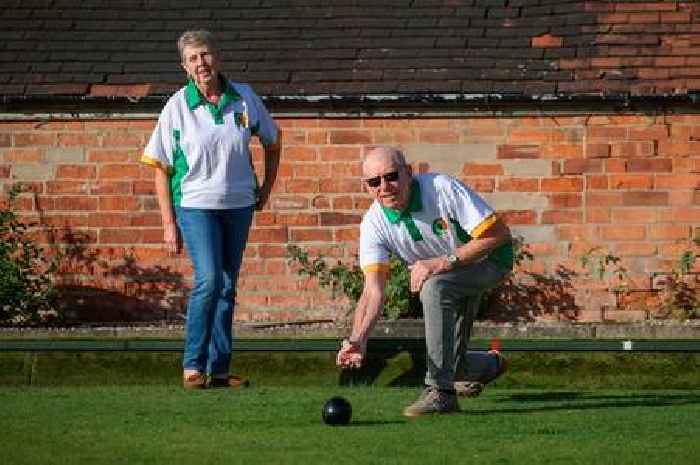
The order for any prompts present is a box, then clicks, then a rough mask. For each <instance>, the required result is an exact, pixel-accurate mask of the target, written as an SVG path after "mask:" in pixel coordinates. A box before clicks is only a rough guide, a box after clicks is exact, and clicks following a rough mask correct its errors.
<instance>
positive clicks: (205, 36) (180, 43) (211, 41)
mask: <svg viewBox="0 0 700 465" xmlns="http://www.w3.org/2000/svg"><path fill="white" fill-rule="evenodd" d="M202 45H206V46H207V47H209V50H211V51H212V52H213V53H218V52H219V48H218V47H217V46H216V39H215V38H214V34H212V33H211V32H209V31H205V30H204V29H200V30H196V31H185V32H183V33H182V35H181V36H180V38H179V39H177V50H178V51H179V52H180V59H182V60H184V58H185V57H184V56H183V55H182V52H183V51H184V50H185V47H201V46H202Z"/></svg>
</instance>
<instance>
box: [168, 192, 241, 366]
mask: <svg viewBox="0 0 700 465" xmlns="http://www.w3.org/2000/svg"><path fill="white" fill-rule="evenodd" d="M175 216H176V218H177V224H178V226H179V228H180V231H181V233H182V237H183V239H184V242H185V246H186V247H187V252H188V253H189V256H190V259H191V260H192V264H193V266H194V280H193V284H192V292H191V294H190V299H189V302H188V304H187V321H186V325H185V353H184V356H183V362H182V366H183V368H184V369H186V370H197V371H199V372H200V373H208V374H211V375H219V376H222V375H228V372H229V364H230V362H231V344H232V334H231V333H232V329H231V325H232V322H233V308H234V301H235V296H236V281H237V280H238V271H239V269H240V267H241V260H242V259H243V251H244V249H245V245H246V241H247V240H248V230H249V229H250V224H251V222H252V219H253V207H252V206H251V207H246V208H238V209H230V210H205V209H199V208H183V207H176V208H175Z"/></svg>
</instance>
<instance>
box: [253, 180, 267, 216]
mask: <svg viewBox="0 0 700 465" xmlns="http://www.w3.org/2000/svg"><path fill="white" fill-rule="evenodd" d="M269 199H270V188H268V187H266V186H265V185H263V186H262V187H261V188H260V189H259V190H258V198H257V199H255V209H256V210H257V211H260V210H262V209H263V208H264V207H265V204H266V203H267V201H268V200H269Z"/></svg>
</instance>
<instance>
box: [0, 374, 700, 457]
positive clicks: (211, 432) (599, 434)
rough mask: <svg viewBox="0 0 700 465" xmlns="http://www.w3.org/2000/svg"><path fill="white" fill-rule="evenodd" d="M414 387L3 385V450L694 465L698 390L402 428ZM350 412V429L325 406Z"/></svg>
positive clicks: (496, 403) (473, 407)
mask: <svg viewBox="0 0 700 465" xmlns="http://www.w3.org/2000/svg"><path fill="white" fill-rule="evenodd" d="M418 393H419V390H418V388H411V387H400V388H388V387H354V388H350V387H333V386H321V387H319V386H315V387H308V386H284V387H280V386H263V385H260V386H258V387H254V388H251V389H248V390H244V391H238V392H235V391H227V390H210V391H202V392H185V391H183V390H182V389H181V388H179V387H178V386H177V385H174V386H173V385H150V386H138V385H132V386H61V387H26V386H25V387H9V386H6V387H0V431H2V436H0V453H1V454H2V461H3V463H7V464H13V465H21V464H42V465H48V464H81V463H86V464H87V463H89V464H97V463H99V464H112V463H113V464H119V465H130V464H151V463H153V464H155V463H157V464H193V465H198V464H227V465H228V464H246V465H248V464H251V465H252V464H266V465H270V464H273V465H274V464H283V465H286V464H296V463H298V464H308V465H314V464H332V465H340V464H375V463H376V464H382V465H384V464H429V465H433V464H468V463H478V464H518V465H521V464H547V463H556V464H567V465H575V464H586V465H588V464H596V465H597V464H608V463H610V464H615V465H620V464H644V465H653V464H662V465H672V464H689V465H690V464H695V463H698V457H700V441H699V440H698V436H697V434H698V431H700V390H666V391H659V390H611V389H606V390H602V389H601V390H579V389H570V390H555V389H552V390H545V389H536V390H535V389H529V390H522V389H496V388H492V389H489V390H487V391H486V392H485V393H484V394H483V395H482V396H481V397H479V398H476V399H465V400H462V401H461V406H462V410H463V412H462V414H460V415H455V416H449V417H429V418H418V419H416V420H407V419H404V418H403V417H402V416H401V410H402V408H403V407H404V406H405V405H406V404H407V403H409V402H411V401H413V400H414V398H415V397H416V396H417V394H418ZM332 395H342V396H345V397H346V398H347V399H349V400H350V401H351V402H352V405H353V409H354V412H353V421H352V424H351V425H350V426H347V427H329V426H326V425H323V424H322V423H321V420H320V410H321V406H322V404H323V402H324V400H325V399H327V398H329V397H331V396H332Z"/></svg>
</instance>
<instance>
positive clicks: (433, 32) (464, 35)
mask: <svg viewBox="0 0 700 465" xmlns="http://www.w3.org/2000/svg"><path fill="white" fill-rule="evenodd" d="M3 7H4V9H3V11H2V12H0V16H1V17H2V21H3V28H2V31H0V39H2V42H3V46H2V48H1V49H0V69H1V70H2V71H1V73H0V83H1V84H2V85H0V93H2V95H22V94H30V95H31V94H37V95H55V94H56V93H57V92H58V93H60V92H65V93H66V94H67V95H76V94H79V93H81V92H82V93H85V94H86V95H91V96H109V94H110V93H111V92H114V95H115V96H119V95H126V96H134V95H137V96H141V94H142V93H144V92H150V93H153V94H157V93H162V92H165V93H167V92H170V91H172V90H173V89H174V88H177V87H178V86H181V85H182V83H183V81H184V75H183V73H182V71H181V70H180V67H179V63H178V57H177V50H176V48H175V41H176V40H177V37H178V36H179V34H180V33H181V32H182V31H183V30H184V29H186V28H190V27H192V24H193V23H196V24H198V25H202V26H203V27H208V28H211V29H212V30H213V31H214V32H215V33H216V34H217V36H218V38H219V46H220V48H221V49H222V52H223V53H222V57H223V61H224V66H223V69H224V70H225V72H226V74H227V75H228V76H229V77H230V78H232V79H237V80H244V81H248V82H250V83H251V84H253V85H254V86H255V87H256V89H263V90H264V91H265V92H267V93H268V94H269V96H272V97H274V96H275V95H285V96H289V95H297V94H298V95H302V96H303V95H311V94H328V93H333V94H344V95H356V94H363V93H391V92H402V93H426V92H427V93H441V92H457V93H459V92H464V93H490V92H503V93H508V94H519V95H522V96H524V97H528V96H537V95H544V94H560V95H565V94H577V93H596V94H601V93H629V94H630V95H640V96H653V95H666V94H670V93H684V92H687V91H688V89H691V88H690V87H689V86H691V85H692V86H694V87H692V90H696V89H697V87H698V85H697V82H698V79H697V77H698V76H700V58H698V56H699V55H698V52H697V48H698V45H700V5H698V2H687V1H681V0H668V1H644V0H635V1H631V0H630V1H627V2H612V1H611V2H590V1H584V0H509V1H505V0H471V1H464V2H453V1H446V0H385V1H383V2H381V3H377V2H376V1H374V0H338V1H334V2H330V3H329V2H327V1H326V0H295V1H294V2H289V1H288V0H239V1H237V2H236V8H231V7H230V2H229V1H227V0H207V1H206V2H204V1H200V0H176V1H173V2H167V3H164V2H159V1H156V0H122V1H120V2H104V1H102V0H8V1H6V2H5V3H4V5H3ZM116 38H118V39H119V40H115V39H116ZM259 91H260V90H259Z"/></svg>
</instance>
